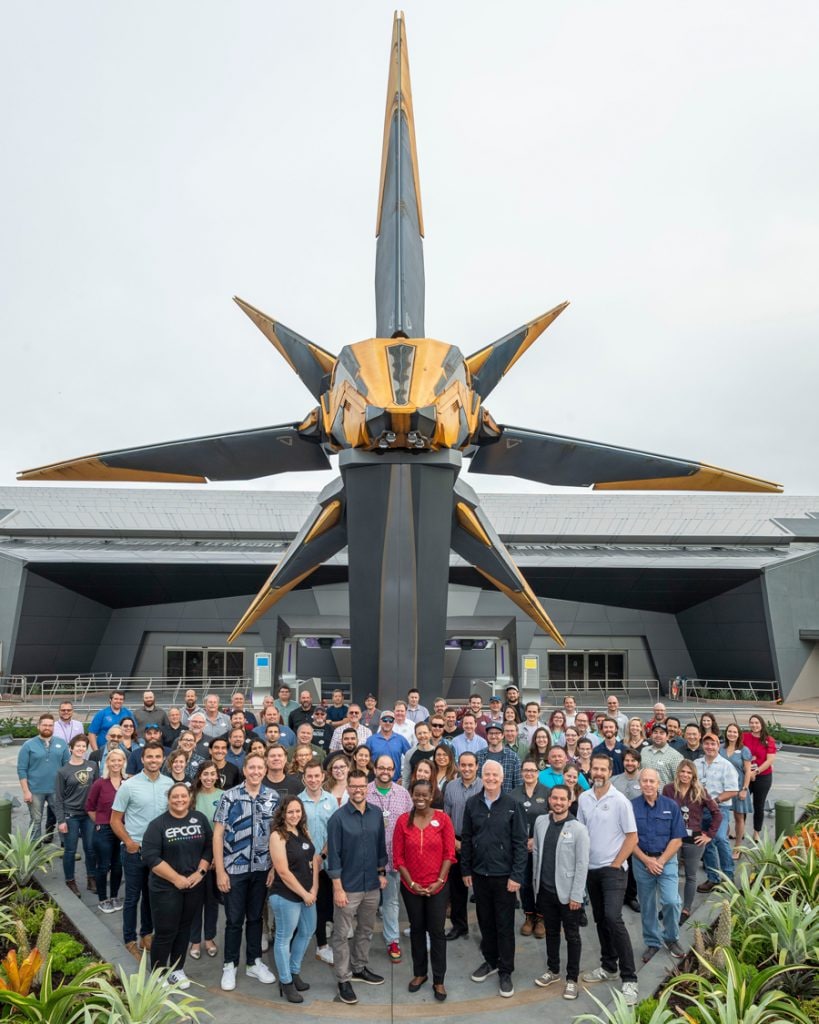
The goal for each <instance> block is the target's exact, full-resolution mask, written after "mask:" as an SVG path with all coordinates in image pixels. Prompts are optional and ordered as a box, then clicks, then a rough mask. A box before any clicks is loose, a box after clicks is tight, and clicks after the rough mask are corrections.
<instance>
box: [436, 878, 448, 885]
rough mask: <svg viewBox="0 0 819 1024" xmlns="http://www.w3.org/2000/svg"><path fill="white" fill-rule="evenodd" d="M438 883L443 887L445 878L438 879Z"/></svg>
mask: <svg viewBox="0 0 819 1024" xmlns="http://www.w3.org/2000/svg"><path fill="white" fill-rule="evenodd" d="M438 881H439V882H440V883H441V885H443V884H444V882H445V881H446V879H445V878H439V879H438Z"/></svg>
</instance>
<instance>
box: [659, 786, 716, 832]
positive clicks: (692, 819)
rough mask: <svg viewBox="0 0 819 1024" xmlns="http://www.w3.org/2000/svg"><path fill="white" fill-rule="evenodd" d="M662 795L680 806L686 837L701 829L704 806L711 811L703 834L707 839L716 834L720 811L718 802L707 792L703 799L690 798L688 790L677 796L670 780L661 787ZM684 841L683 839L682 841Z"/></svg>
mask: <svg viewBox="0 0 819 1024" xmlns="http://www.w3.org/2000/svg"><path fill="white" fill-rule="evenodd" d="M663 796H667V797H668V798H669V799H670V800H673V801H674V803H675V804H677V806H678V807H679V808H680V813H681V814H682V819H683V824H684V825H685V830H686V838H688V839H691V838H693V837H694V836H698V835H699V834H700V833H701V832H702V831H703V827H702V817H703V811H704V810H705V809H706V808H707V809H708V810H709V811H710V812H711V824H710V825H709V826H708V828H707V829H705V830H704V831H705V834H706V835H707V836H708V838H709V839H713V838H714V837H715V836H716V834H717V831H718V829H719V827H720V825H721V824H722V811H721V810H720V809H719V804H718V803H717V802H716V801H715V800H712V799H711V797H710V796H708V794H707V793H706V794H705V798H704V799H703V800H692V799H691V792H690V790H689V792H688V793H686V794H685V796H678V795H677V794H676V792H675V791H674V783H673V782H671V783H669V784H668V785H667V786H664V787H663ZM685 841H686V840H685V839H684V840H683V842H685Z"/></svg>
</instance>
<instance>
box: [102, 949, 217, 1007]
mask: <svg viewBox="0 0 819 1024" xmlns="http://www.w3.org/2000/svg"><path fill="white" fill-rule="evenodd" d="M170 973H171V972H170V971H168V970H166V969H164V968H155V969H154V970H151V969H150V968H149V967H148V957H145V956H144V957H142V959H141V960H140V962H139V969H138V970H137V971H136V972H135V973H134V974H126V972H125V971H124V970H123V969H122V968H121V967H120V968H119V969H118V974H119V977H118V978H117V982H116V984H115V985H114V984H112V983H111V982H110V981H107V980H105V979H102V980H100V981H99V982H98V989H99V992H100V994H101V995H102V996H103V998H104V999H105V1003H106V1010H107V1015H106V1018H105V1020H106V1024H180V1022H181V1021H191V1022H193V1024H199V1022H200V1021H201V1020H202V1019H203V1018H205V1017H212V1016H213V1014H212V1013H210V1011H209V1010H208V1009H206V1007H205V1005H204V1003H203V1002H202V1001H201V999H198V998H197V997H196V996H192V995H188V994H187V993H186V992H185V991H184V990H183V989H182V988H181V987H180V986H179V985H178V984H177V983H176V982H172V981H170V978H169V975H170Z"/></svg>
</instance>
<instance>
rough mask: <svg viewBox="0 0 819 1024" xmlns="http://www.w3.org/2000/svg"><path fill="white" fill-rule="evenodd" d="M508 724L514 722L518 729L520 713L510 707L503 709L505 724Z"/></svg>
mask: <svg viewBox="0 0 819 1024" xmlns="http://www.w3.org/2000/svg"><path fill="white" fill-rule="evenodd" d="M507 722H514V723H515V728H516V729H517V727H518V724H519V722H518V713H517V711H515V709H514V708H513V707H509V706H508V705H507V706H506V707H505V708H504V709H503V724H504V725H505V724H506V723H507Z"/></svg>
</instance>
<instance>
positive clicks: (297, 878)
mask: <svg viewBox="0 0 819 1024" xmlns="http://www.w3.org/2000/svg"><path fill="white" fill-rule="evenodd" d="M270 859H271V860H272V861H273V870H274V872H275V874H274V877H273V885H272V887H271V889H270V897H269V899H268V902H269V904H270V909H271V910H272V912H273V916H274V918H275V920H276V940H275V942H274V943H273V956H274V958H275V960H276V967H277V968H278V971H279V995H280V996H282V995H283V996H286V997H287V1001H288V1002H289V1003H303V1002H304V997H303V996H302V994H301V993H302V992H306V991H307V989H309V988H310V986H309V985H308V984H307V982H306V981H302V979H301V965H302V961H303V960H304V954H305V951H306V950H307V946H308V945H309V943H310V939H311V938H312V937H313V932H315V930H316V896H317V894H318V884H319V868H320V866H321V858H320V857H319V855H318V852H317V851H316V848H315V846H314V845H313V840H312V839H311V838H310V833H309V832H308V831H307V816H306V815H305V813H304V804H302V802H301V800H299V798H298V797H297V796H286V797H284V799H283V800H282V802H281V803H280V804H279V806H278V807H277V808H276V811H275V813H274V815H273V821H272V822H271V824H270Z"/></svg>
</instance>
